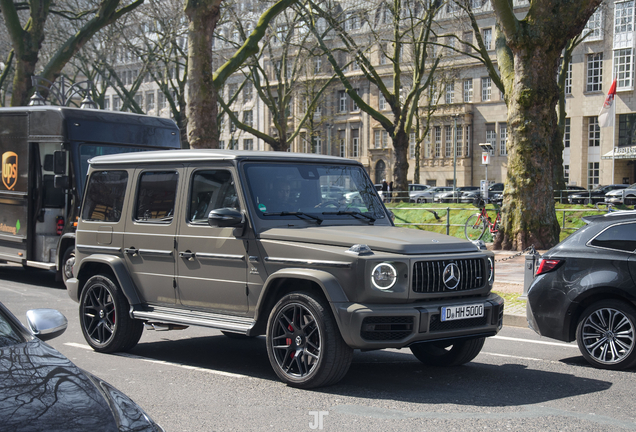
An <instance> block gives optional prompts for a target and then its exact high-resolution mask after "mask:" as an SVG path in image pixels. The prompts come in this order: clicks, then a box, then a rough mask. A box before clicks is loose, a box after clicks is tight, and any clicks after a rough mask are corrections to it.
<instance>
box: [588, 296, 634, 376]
mask: <svg viewBox="0 0 636 432" xmlns="http://www.w3.org/2000/svg"><path fill="white" fill-rule="evenodd" d="M635 337H636V310H635V309H634V308H633V307H631V306H630V305H628V304H627V303H623V302H621V301H618V300H603V301H599V302H597V303H594V304H593V305H591V306H590V307H588V308H587V309H585V311H583V314H582V315H581V319H580V320H579V324H578V326H577V329H576V342H577V343H578V345H579V350H580V351H581V354H583V357H585V360H587V361H588V362H589V363H590V364H591V365H592V366H595V367H597V368H601V369H614V370H623V369H627V368H629V367H631V366H633V365H634V364H636V347H635V345H636V341H634V338H635Z"/></svg>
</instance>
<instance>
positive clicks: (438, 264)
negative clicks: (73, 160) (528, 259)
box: [66, 150, 503, 388]
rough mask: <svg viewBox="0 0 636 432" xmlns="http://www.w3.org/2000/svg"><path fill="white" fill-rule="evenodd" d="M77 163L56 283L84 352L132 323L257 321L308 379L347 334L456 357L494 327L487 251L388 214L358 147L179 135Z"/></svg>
mask: <svg viewBox="0 0 636 432" xmlns="http://www.w3.org/2000/svg"><path fill="white" fill-rule="evenodd" d="M90 163H91V167H90V170H89V178H88V183H87V187H86V191H85V194H84V199H83V203H82V208H81V213H80V218H79V221H78V227H77V242H76V261H75V266H74V267H73V277H72V278H70V279H69V280H68V281H67V282H66V286H67V288H68V293H69V295H70V297H71V298H72V299H73V300H75V301H76V302H79V316H80V322H81V328H82V331H83V333H84V337H85V338H86V341H87V342H88V343H89V344H90V345H91V346H92V347H93V348H94V349H95V350H97V351H100V352H115V351H125V350H129V349H131V348H132V347H133V346H135V345H136V344H137V342H138V341H139V339H140V337H141V334H142V331H143V329H144V327H145V328H147V329H162V330H168V329H178V328H184V326H190V325H194V326H203V327H210V328H215V329H220V330H221V331H222V332H223V333H224V334H226V335H228V336H231V337H254V336H258V335H265V337H266V346H267V353H268V356H269V360H270V362H271V365H272V367H273V369H274V371H275V372H276V374H277V375H278V376H279V377H280V379H281V380H282V381H284V382H285V383H287V384H289V385H291V386H296V387H303V388H311V387H318V386H325V385H330V384H334V383H336V382H338V381H339V380H340V379H342V377H344V375H345V374H346V373H347V370H348V369H349V365H350V363H351V358H352V353H353V350H354V349H363V350H368V349H381V348H402V347H409V348H410V349H411V351H412V352H413V354H415V356H416V357H417V358H418V359H419V360H421V361H422V362H423V363H425V364H429V365H444V366H448V365H459V364H463V363H466V362H469V361H471V360H472V359H473V358H475V356H477V354H478V353H479V352H480V350H481V348H482V346H483V344H484V339H485V337H487V336H492V335H495V334H496V333H497V332H498V331H499V330H500V328H501V325H502V316H503V300H502V299H501V298H500V297H499V296H497V295H496V294H493V293H491V288H492V284H493V279H494V259H493V254H492V253H491V252H488V251H484V250H481V249H480V248H479V247H478V246H476V245H475V244H473V243H470V242H467V241H464V240H460V239H457V238H453V237H448V236H444V235H440V234H435V233H431V232H425V231H419V230H413V229H406V228H397V227H395V226H394V224H393V222H392V220H391V217H390V213H388V211H387V210H386V208H385V207H384V205H383V203H382V200H380V198H379V197H378V194H377V192H376V190H375V188H374V186H373V183H372V182H371V181H370V179H369V176H368V175H367V172H366V171H365V169H364V167H363V166H362V165H361V164H360V163H358V162H355V161H351V160H347V159H341V158H335V157H327V156H314V155H306V154H293V153H274V152H238V151H237V152H233V151H218V150H176V151H160V152H145V153H139V154H126V155H112V156H101V157H96V158H94V159H92V160H91V161H90ZM326 189H329V193H328V194H327V193H324V191H325V190H326ZM334 194H336V195H337V196H336V195H334Z"/></svg>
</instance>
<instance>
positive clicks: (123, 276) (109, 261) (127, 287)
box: [69, 254, 141, 305]
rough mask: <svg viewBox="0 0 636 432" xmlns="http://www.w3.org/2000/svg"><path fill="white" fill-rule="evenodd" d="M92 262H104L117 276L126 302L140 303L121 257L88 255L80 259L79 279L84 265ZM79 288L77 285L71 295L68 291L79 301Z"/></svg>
mask: <svg viewBox="0 0 636 432" xmlns="http://www.w3.org/2000/svg"><path fill="white" fill-rule="evenodd" d="M92 263H95V264H104V265H106V266H108V267H109V268H110V269H111V270H112V272H113V274H114V275H115V277H116V278H117V282H118V283H119V286H120V287H121V290H122V292H123V293H124V295H125V296H126V298H127V299H128V303H130V304H131V305H134V304H139V303H141V300H140V298H139V295H138V294H137V290H136V289H135V284H134V282H133V281H132V279H131V277H130V274H129V273H128V269H126V264H125V263H124V262H123V261H122V260H121V258H119V257H116V256H112V255H101V254H95V255H90V256H88V257H86V258H84V259H82V264H81V265H82V267H81V268H80V269H79V272H78V275H77V279H81V276H82V270H83V269H84V268H85V267H86V265H87V264H92ZM91 276H92V275H91ZM82 287H83V284H82ZM80 288H81V287H79V286H78V289H77V292H75V293H74V295H71V293H70V292H69V295H71V298H72V299H73V300H75V301H77V302H79V297H80Z"/></svg>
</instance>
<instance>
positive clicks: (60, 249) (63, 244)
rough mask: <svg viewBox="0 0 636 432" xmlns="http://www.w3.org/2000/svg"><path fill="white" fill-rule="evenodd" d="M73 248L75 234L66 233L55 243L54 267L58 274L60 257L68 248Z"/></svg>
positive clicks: (60, 266) (60, 265) (60, 264)
mask: <svg viewBox="0 0 636 432" xmlns="http://www.w3.org/2000/svg"><path fill="white" fill-rule="evenodd" d="M71 246H72V247H73V248H74V247H75V233H67V234H64V235H63V236H62V237H60V240H59V241H58V243H57V252H56V254H55V267H56V269H57V271H58V272H60V271H61V269H62V257H63V256H64V253H65V252H66V249H68V248H69V247H71Z"/></svg>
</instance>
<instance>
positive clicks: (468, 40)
mask: <svg viewBox="0 0 636 432" xmlns="http://www.w3.org/2000/svg"><path fill="white" fill-rule="evenodd" d="M462 41H463V42H464V52H465V53H466V54H470V53H471V52H473V48H472V46H471V45H472V43H473V32H471V31H469V32H464V33H463V34H462Z"/></svg>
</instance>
